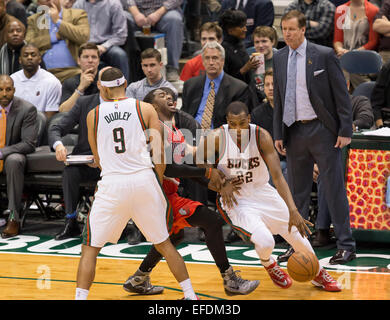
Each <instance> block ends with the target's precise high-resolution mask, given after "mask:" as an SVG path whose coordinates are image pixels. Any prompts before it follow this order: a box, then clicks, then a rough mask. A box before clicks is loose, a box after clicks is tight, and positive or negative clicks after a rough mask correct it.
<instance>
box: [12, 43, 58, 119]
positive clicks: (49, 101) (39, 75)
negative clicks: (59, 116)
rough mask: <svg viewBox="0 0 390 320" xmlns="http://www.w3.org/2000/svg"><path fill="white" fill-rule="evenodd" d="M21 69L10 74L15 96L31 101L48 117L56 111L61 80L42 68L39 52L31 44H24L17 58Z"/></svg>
mask: <svg viewBox="0 0 390 320" xmlns="http://www.w3.org/2000/svg"><path fill="white" fill-rule="evenodd" d="M19 62H20V65H21V66H22V70H19V71H17V72H15V73H13V74H11V78H12V79H13V81H14V85H15V96H16V97H20V98H23V99H25V100H27V101H28V102H30V103H32V104H33V105H34V106H35V107H36V108H37V110H38V111H42V112H44V113H45V115H46V117H47V118H50V117H51V116H53V114H55V113H56V112H58V107H59V105H60V99H61V82H60V81H59V80H58V79H57V78H56V77H55V76H54V75H53V74H51V73H50V72H48V71H46V70H44V69H42V68H41V67H40V66H39V64H40V63H41V54H40V53H39V49H38V48H37V47H36V46H35V45H33V44H26V45H25V46H24V47H23V48H22V51H21V54H20V58H19Z"/></svg>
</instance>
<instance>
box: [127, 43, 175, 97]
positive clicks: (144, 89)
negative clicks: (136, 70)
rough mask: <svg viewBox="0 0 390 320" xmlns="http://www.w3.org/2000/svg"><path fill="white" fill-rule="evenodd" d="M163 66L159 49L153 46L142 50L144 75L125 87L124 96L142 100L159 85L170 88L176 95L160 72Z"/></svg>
mask: <svg viewBox="0 0 390 320" xmlns="http://www.w3.org/2000/svg"><path fill="white" fill-rule="evenodd" d="M163 66H164V65H163V62H162V61H161V53H160V51H158V50H157V49H154V48H148V49H146V50H144V51H143V52H142V53H141V67H142V71H143V72H144V74H145V76H146V77H145V78H144V79H142V80H139V81H137V82H133V83H130V85H129V86H128V87H127V89H126V96H127V97H129V98H134V99H137V100H140V101H143V99H144V98H145V96H146V95H147V94H148V93H149V91H152V90H153V89H157V88H161V87H168V88H171V89H172V90H173V91H174V92H175V94H176V95H177V90H176V88H175V87H174V86H173V85H172V84H171V83H170V82H169V81H167V80H165V79H164V77H163V75H162V73H161V70H162V68H163Z"/></svg>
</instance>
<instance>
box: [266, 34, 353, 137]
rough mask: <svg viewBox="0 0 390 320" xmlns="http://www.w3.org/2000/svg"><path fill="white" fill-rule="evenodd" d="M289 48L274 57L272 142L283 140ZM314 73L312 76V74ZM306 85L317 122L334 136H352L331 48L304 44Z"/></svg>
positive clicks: (345, 94)
mask: <svg viewBox="0 0 390 320" xmlns="http://www.w3.org/2000/svg"><path fill="white" fill-rule="evenodd" d="M288 53H289V47H288V46H285V47H284V48H283V49H281V50H279V51H278V52H276V53H275V54H274V58H273V70H274V119H273V127H274V139H275V140H286V128H287V126H285V125H284V123H283V110H284V101H285V94H286V84H287V62H288ZM315 74H316V75H315ZM306 85H307V90H308V94H309V99H310V102H311V105H312V106H313V109H314V111H315V113H316V114H317V117H318V119H319V120H320V121H321V122H322V123H323V124H324V125H325V126H326V127H327V128H328V129H329V130H330V131H331V132H332V133H333V134H334V135H335V136H342V137H351V136H352V106H351V100H350V98H349V94H348V89H347V84H346V81H345V78H344V75H343V72H342V70H341V67H340V62H339V59H338V58H337V57H336V55H335V53H334V51H333V49H332V48H329V47H324V46H321V45H317V44H314V43H311V42H310V41H307V48H306Z"/></svg>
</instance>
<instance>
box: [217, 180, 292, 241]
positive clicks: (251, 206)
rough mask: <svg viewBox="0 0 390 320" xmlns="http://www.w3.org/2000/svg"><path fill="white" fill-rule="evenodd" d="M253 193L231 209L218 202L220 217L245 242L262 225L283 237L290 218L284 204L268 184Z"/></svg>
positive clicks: (257, 188)
mask: <svg viewBox="0 0 390 320" xmlns="http://www.w3.org/2000/svg"><path fill="white" fill-rule="evenodd" d="M253 191H254V192H255V194H252V196H251V197H248V198H247V199H240V201H239V204H238V205H235V206H234V207H233V208H232V209H225V208H224V206H223V204H222V203H221V202H219V200H218V203H217V207H218V209H219V212H220V213H221V215H222V217H223V218H224V220H225V221H226V222H227V223H229V224H231V225H232V227H233V229H234V230H235V231H236V232H237V233H238V234H239V235H240V236H241V237H242V238H243V239H245V240H250V238H251V236H252V233H254V232H255V231H256V229H258V228H262V227H263V225H265V226H266V227H267V228H268V229H269V230H270V231H271V232H272V234H280V235H282V236H283V235H284V234H285V233H286V232H287V231H288V221H289V218H290V214H289V211H288V207H287V205H286V203H285V202H284V200H283V199H282V197H281V196H280V195H279V193H278V191H277V190H276V189H275V188H273V187H272V186H271V185H269V184H268V183H267V184H265V185H263V186H261V187H256V190H253ZM294 228H295V227H294Z"/></svg>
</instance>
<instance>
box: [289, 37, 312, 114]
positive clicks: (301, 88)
mask: <svg viewBox="0 0 390 320" xmlns="http://www.w3.org/2000/svg"><path fill="white" fill-rule="evenodd" d="M306 47H307V40H306V39H305V40H304V41H303V43H302V44H301V45H300V46H299V47H298V48H297V49H296V51H297V78H296V79H297V86H296V109H295V119H296V121H299V120H311V119H314V118H317V114H316V113H315V111H314V109H313V106H312V105H311V102H310V99H309V93H308V91H307V84H306ZM292 52H293V49H291V48H289V54H288V64H290V57H291V54H292ZM287 70H288V65H287Z"/></svg>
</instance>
